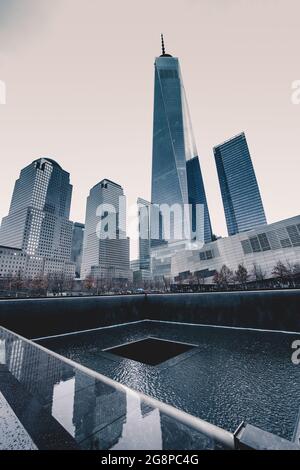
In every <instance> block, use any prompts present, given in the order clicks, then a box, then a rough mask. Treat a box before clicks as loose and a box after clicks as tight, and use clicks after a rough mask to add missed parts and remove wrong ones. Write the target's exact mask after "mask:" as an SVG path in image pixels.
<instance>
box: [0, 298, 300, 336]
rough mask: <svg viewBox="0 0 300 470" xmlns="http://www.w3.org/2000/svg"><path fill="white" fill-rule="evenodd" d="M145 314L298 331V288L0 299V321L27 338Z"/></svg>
mask: <svg viewBox="0 0 300 470" xmlns="http://www.w3.org/2000/svg"><path fill="white" fill-rule="evenodd" d="M147 318H148V319H152V320H165V321H177V322H187V323H199V324H207V325H209V324H211V325H223V326H237V327H247V328H261V329H273V330H286V331H298V332H300V291H299V290H298V291H297V290H286V291H263V292H241V293H240V292H239V293H238V292H229V293H207V294H168V295H160V294H157V295H148V296H147V297H145V296H143V295H138V296H116V297H88V298H61V299H41V300H1V301H0V325H2V326H4V327H6V328H8V329H10V330H13V331H15V332H16V333H19V334H21V335H23V336H26V337H29V338H36V337H41V336H50V335H55V334H60V333H67V332H72V331H78V330H86V329H92V328H97V327H101V326H109V325H114V324H119V323H126V322H131V321H137V320H143V319H147Z"/></svg>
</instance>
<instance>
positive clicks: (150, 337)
mask: <svg viewBox="0 0 300 470" xmlns="http://www.w3.org/2000/svg"><path fill="white" fill-rule="evenodd" d="M147 339H154V340H155V341H162V342H164V343H174V344H183V345H185V346H191V347H194V348H197V347H198V346H199V344H192V343H184V342H183V341H174V340H171V339H163V338H157V337H156V336H146V337H145V338H142V339H138V340H136V341H129V342H128V343H122V344H120V345H118V346H112V347H109V348H106V349H101V351H103V352H107V351H113V350H114V349H118V348H122V346H128V345H129V344H135V343H141V342H142V341H146V340H147Z"/></svg>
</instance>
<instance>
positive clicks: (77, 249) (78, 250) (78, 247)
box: [71, 222, 84, 277]
mask: <svg viewBox="0 0 300 470" xmlns="http://www.w3.org/2000/svg"><path fill="white" fill-rule="evenodd" d="M83 236H84V224H81V223H79V222H74V224H73V235H72V254H71V261H73V263H75V275H76V277H80V271H81V262H82V250H83Z"/></svg>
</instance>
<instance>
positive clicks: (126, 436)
mask: <svg viewBox="0 0 300 470" xmlns="http://www.w3.org/2000/svg"><path fill="white" fill-rule="evenodd" d="M126 400H127V415H126V422H125V423H124V426H123V432H122V437H121V438H120V440H119V442H118V443H117V444H116V445H115V446H113V447H111V449H113V450H161V449H162V448H163V447H162V430H161V423H160V412H159V410H158V409H157V408H154V409H153V408H152V407H150V406H149V405H147V404H145V403H141V399H140V398H139V396H138V395H137V394H134V393H131V392H129V393H127V394H126Z"/></svg>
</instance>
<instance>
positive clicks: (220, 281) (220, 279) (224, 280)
mask: <svg viewBox="0 0 300 470" xmlns="http://www.w3.org/2000/svg"><path fill="white" fill-rule="evenodd" d="M233 279H234V276H233V272H232V271H231V269H229V268H228V266H226V264H223V266H222V268H221V269H220V271H216V273H215V275H214V283H215V284H216V285H217V286H218V287H222V288H225V289H228V287H229V284H230V283H231V282H232V281H233Z"/></svg>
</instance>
